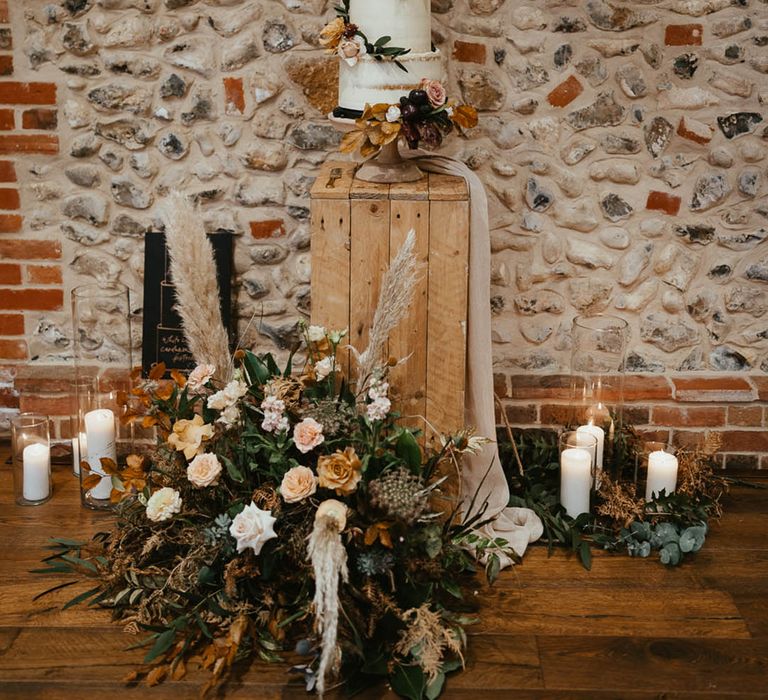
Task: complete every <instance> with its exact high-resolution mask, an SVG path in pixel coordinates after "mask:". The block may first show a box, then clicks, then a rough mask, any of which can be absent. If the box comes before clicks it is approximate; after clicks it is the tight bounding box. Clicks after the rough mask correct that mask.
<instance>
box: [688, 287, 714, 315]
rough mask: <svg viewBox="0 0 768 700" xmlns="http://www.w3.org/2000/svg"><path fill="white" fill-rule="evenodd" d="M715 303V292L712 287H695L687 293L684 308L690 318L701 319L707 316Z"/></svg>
mask: <svg viewBox="0 0 768 700" xmlns="http://www.w3.org/2000/svg"><path fill="white" fill-rule="evenodd" d="M716 303H717V294H716V293H715V291H714V290H713V289H706V288H700V289H695V290H693V291H691V292H689V294H688V295H687V297H686V299H685V308H686V310H687V311H688V314H689V315H690V316H691V318H693V319H696V320H697V321H702V320H704V319H705V318H707V317H708V316H709V315H710V314H711V313H712V309H713V308H714V306H715V304H716Z"/></svg>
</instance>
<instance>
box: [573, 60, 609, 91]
mask: <svg viewBox="0 0 768 700" xmlns="http://www.w3.org/2000/svg"><path fill="white" fill-rule="evenodd" d="M573 67H574V68H575V69H576V72H577V73H578V74H579V75H581V76H582V77H584V78H586V79H587V82H588V83H589V84H590V85H591V86H592V87H593V88H596V87H598V86H599V85H602V84H603V83H604V82H605V81H606V80H608V69H607V68H606V67H605V63H603V61H602V60H600V58H598V57H597V56H585V57H584V58H583V59H581V60H580V61H577V62H576V63H575V64H574V66H573Z"/></svg>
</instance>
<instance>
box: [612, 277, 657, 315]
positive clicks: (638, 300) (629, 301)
mask: <svg viewBox="0 0 768 700" xmlns="http://www.w3.org/2000/svg"><path fill="white" fill-rule="evenodd" d="M658 286H659V283H658V282H657V281H656V280H654V279H650V280H646V281H645V282H643V283H642V284H641V285H640V286H639V287H638V288H637V289H635V290H634V291H633V292H624V293H622V294H619V295H617V297H616V301H615V302H614V306H615V307H616V308H617V309H626V310H627V311H640V310H641V309H644V308H645V307H646V306H648V304H650V303H651V301H652V300H653V298H654V297H655V296H656V290H657V289H658Z"/></svg>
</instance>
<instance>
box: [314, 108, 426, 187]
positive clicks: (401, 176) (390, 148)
mask: <svg viewBox="0 0 768 700" xmlns="http://www.w3.org/2000/svg"><path fill="white" fill-rule="evenodd" d="M328 120H329V121H330V122H331V124H333V125H334V127H336V129H337V130H339V131H341V132H342V133H347V132H350V131H354V129H355V128H356V124H355V120H354V119H343V118H341V117H335V116H333V113H331V114H329V115H328ZM399 142H400V139H399V138H397V139H395V140H394V141H392V142H391V143H388V144H387V145H386V146H382V148H381V150H380V151H379V152H378V153H377V154H376V155H375V156H373V157H372V158H371V159H369V160H367V161H365V163H363V164H362V165H361V166H360V167H359V168H358V169H357V172H356V173H355V178H357V179H358V180H364V181H365V182H380V183H387V184H393V183H396V182H416V181H417V180H421V178H423V177H424V173H423V172H422V171H421V170H419V168H418V166H417V165H416V163H414V162H413V161H411V160H409V159H407V158H403V157H402V156H401V155H400V148H399V147H398V144H399Z"/></svg>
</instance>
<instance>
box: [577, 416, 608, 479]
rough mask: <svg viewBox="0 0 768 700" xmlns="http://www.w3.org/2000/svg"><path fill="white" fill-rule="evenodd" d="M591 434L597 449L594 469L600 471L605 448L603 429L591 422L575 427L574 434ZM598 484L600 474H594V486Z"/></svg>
mask: <svg viewBox="0 0 768 700" xmlns="http://www.w3.org/2000/svg"><path fill="white" fill-rule="evenodd" d="M579 434H581V435H591V436H592V437H594V438H595V440H597V451H596V453H595V471H596V472H601V471H603V451H604V449H605V430H603V429H602V428H601V427H600V426H599V425H593V424H592V423H589V424H588V425H580V426H579V427H578V428H576V435H579ZM599 485H600V474H599V473H596V474H595V486H599Z"/></svg>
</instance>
